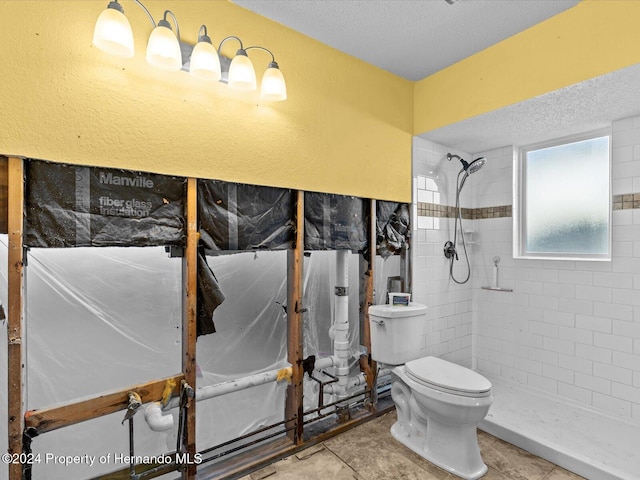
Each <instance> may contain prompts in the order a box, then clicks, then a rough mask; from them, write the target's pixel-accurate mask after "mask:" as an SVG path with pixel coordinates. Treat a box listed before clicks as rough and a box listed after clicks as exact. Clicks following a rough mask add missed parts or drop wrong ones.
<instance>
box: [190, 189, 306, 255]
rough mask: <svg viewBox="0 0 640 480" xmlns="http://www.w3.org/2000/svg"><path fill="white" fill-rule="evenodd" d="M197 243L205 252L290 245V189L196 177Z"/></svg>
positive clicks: (292, 208)
mask: <svg viewBox="0 0 640 480" xmlns="http://www.w3.org/2000/svg"><path fill="white" fill-rule="evenodd" d="M198 221H199V224H200V225H199V227H200V228H199V230H200V243H201V246H202V247H204V248H205V250H206V252H207V253H209V254H211V253H214V252H216V251H221V250H230V251H246V250H286V249H289V248H292V247H293V240H294V232H295V228H294V225H295V224H294V222H295V193H294V192H293V191H292V190H287V189H282V188H274V187H261V186H256V185H245V184H240V183H229V182H222V181H218V180H198Z"/></svg>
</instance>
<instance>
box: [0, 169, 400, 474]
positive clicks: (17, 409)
mask: <svg viewBox="0 0 640 480" xmlns="http://www.w3.org/2000/svg"><path fill="white" fill-rule="evenodd" d="M0 169H3V170H4V171H6V173H3V174H0V217H1V216H2V214H3V205H4V207H5V208H4V211H6V212H8V215H7V231H8V234H9V259H8V263H9V265H8V266H9V269H8V271H9V276H8V293H9V304H8V322H7V324H8V333H9V335H8V353H9V359H8V402H9V411H8V413H9V415H8V437H9V453H14V454H20V453H22V452H24V451H25V450H24V449H25V447H26V448H28V446H25V445H23V441H24V440H23V434H24V433H25V432H27V433H28V437H34V436H37V435H39V434H44V433H47V432H51V431H53V430H56V429H59V428H64V427H67V426H70V425H73V424H77V423H79V422H83V421H87V420H91V419H94V418H98V417H101V416H104V415H108V414H111V413H114V412H117V411H121V410H126V409H127V407H128V406H129V394H130V393H132V392H134V393H137V394H138V395H139V396H140V399H141V401H142V403H148V402H152V401H159V400H160V399H161V398H162V396H163V393H165V388H166V386H167V385H168V384H172V385H174V387H173V388H172V391H171V395H172V396H179V397H180V399H181V406H182V407H184V410H183V412H184V418H183V420H184V430H183V435H182V438H181V439H182V452H181V453H187V454H188V458H195V455H196V453H197V446H196V438H195V434H196V402H195V399H193V397H192V396H191V397H190V396H189V395H188V393H189V392H191V393H193V391H195V389H196V337H197V281H198V276H197V266H198V246H199V237H200V233H199V231H198V222H197V211H198V210H197V201H198V192H197V190H198V184H197V179H194V178H189V179H187V188H186V203H185V210H186V211H185V219H186V243H185V248H184V255H183V260H182V273H183V275H182V281H183V319H182V372H181V373H179V374H175V375H173V376H170V377H167V378H161V379H154V380H150V381H148V382H146V383H143V384H138V385H132V386H130V387H128V388H125V389H120V390H117V391H113V392H108V393H103V394H100V395H97V396H96V397H93V398H89V399H83V400H81V401H73V402H67V403H65V404H63V405H56V406H52V407H45V408H42V409H39V410H34V411H29V412H25V411H24V405H25V401H24V390H25V382H24V372H25V351H24V348H23V344H24V338H23V337H24V333H23V332H24V322H25V319H24V301H25V299H24V295H25V292H24V275H25V271H24V265H25V264H24V262H25V248H24V247H23V245H24V243H25V242H24V232H23V228H24V226H23V220H24V198H25V189H24V171H25V167H24V161H23V159H21V158H8V159H2V158H1V157H0ZM7 185H8V189H6V188H5V187H3V186H7ZM3 188H5V189H4V190H3ZM3 191H6V192H7V194H6V201H3V198H4V197H3V195H4V194H3ZM295 197H296V206H295V238H294V242H293V247H292V248H288V250H287V252H288V253H287V347H288V353H287V359H288V362H289V363H290V364H291V366H292V368H291V371H292V372H291V380H290V385H289V387H288V389H287V395H286V402H285V406H284V409H285V412H284V414H285V417H284V418H285V421H284V422H283V423H284V431H285V432H286V436H285V437H281V438H276V439H274V440H271V441H270V442H269V443H267V444H263V445H261V446H259V447H256V448H253V449H251V450H250V451H247V452H246V453H241V454H238V455H235V456H233V457H230V458H229V459H228V460H224V461H222V462H219V463H216V464H206V465H202V466H201V467H200V468H198V467H197V465H195V464H187V465H185V466H184V467H179V469H180V471H181V475H182V479H184V480H193V479H196V478H197V479H209V478H217V479H218V478H219V479H224V478H237V476H239V475H240V474H243V473H247V472H250V471H252V470H255V469H257V468H260V467H261V466H263V465H265V464H266V463H269V462H271V461H274V460H276V459H278V458H282V457H284V456H286V455H289V454H291V453H294V452H295V451H298V450H301V449H302V448H306V447H307V446H310V445H313V444H315V443H318V442H320V441H323V440H325V439H326V438H329V437H330V436H333V435H335V434H337V433H340V432H343V431H345V430H347V429H349V428H352V427H353V426H356V425H358V424H360V423H363V422H365V421H367V420H369V419H372V418H375V417H376V416H378V415H380V414H381V413H384V412H386V411H388V410H389V409H391V408H392V403H390V401H387V402H386V403H384V404H382V405H379V404H378V398H377V393H376V391H377V390H376V380H377V379H376V371H377V366H376V363H375V362H374V361H373V360H372V359H371V355H370V354H369V355H368V356H365V357H363V358H361V362H360V367H361V371H362V372H364V373H365V375H366V381H367V390H366V391H367V392H368V393H367V394H366V396H367V401H366V402H365V405H366V408H363V409H359V410H357V411H354V412H353V413H352V414H351V416H350V417H349V418H347V419H346V420H343V421H342V422H341V423H336V422H335V420H333V419H330V418H327V419H326V420H322V421H320V422H316V423H313V424H310V422H309V421H305V418H304V417H305V412H304V404H303V377H304V368H303V360H304V359H303V337H302V332H303V318H304V313H305V311H306V308H304V306H303V303H302V299H303V288H302V278H303V261H304V225H305V218H304V217H305V208H304V205H305V194H304V192H302V191H298V192H295ZM369 212H370V219H369V220H370V224H369V237H368V239H366V241H367V243H368V244H369V245H370V247H369V248H368V249H367V255H366V258H364V259H363V262H364V263H365V264H366V265H365V267H364V271H365V272H366V273H365V279H366V280H365V283H364V297H363V301H362V302H361V303H362V305H361V308H362V310H361V318H362V320H363V323H362V327H361V343H362V345H364V346H365V347H366V349H367V351H368V352H370V350H371V339H370V329H369V321H368V307H369V305H372V304H373V303H374V298H373V297H374V266H375V258H376V248H375V245H376V201H375V200H371V201H370V208H369ZM0 227H2V219H1V218H0ZM405 258H406V257H405ZM145 468H148V467H145ZM145 468H140V469H138V468H136V469H135V472H134V473H135V474H140V473H141V472H142V471H143V470H144V469H145ZM174 469H175V467H174V466H169V467H167V468H164V469H162V470H158V472H157V474H158V475H159V474H163V473H167V472H169V471H171V470H174ZM129 474H130V471H129V469H123V470H119V471H116V472H112V473H110V474H106V475H102V476H101V477H98V478H103V479H116V478H129ZM24 478H25V472H24V471H23V465H21V464H20V463H14V464H11V465H10V466H9V480H23V479H24ZM149 478H153V477H152V476H151V477H149Z"/></svg>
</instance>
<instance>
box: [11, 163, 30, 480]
mask: <svg viewBox="0 0 640 480" xmlns="http://www.w3.org/2000/svg"><path fill="white" fill-rule="evenodd" d="M7 178H8V183H9V191H8V193H9V194H8V233H9V257H8V262H9V268H8V279H7V280H8V283H9V292H8V293H9V305H7V307H8V308H7V310H8V311H7V329H8V335H7V343H8V345H7V347H8V348H7V352H8V358H7V360H8V365H7V368H8V372H7V373H8V375H7V379H8V386H7V388H8V391H7V400H8V402H9V408H8V415H9V418H8V427H7V431H8V433H9V453H10V454H12V455H14V457H13V458H15V455H19V454H21V453H22V431H23V426H22V418H23V416H24V409H25V406H24V405H25V395H24V393H25V364H26V362H25V348H24V340H25V339H24V249H23V248H22V245H23V242H22V237H23V230H22V229H23V225H22V219H23V214H24V212H23V206H22V205H23V202H22V199H23V198H24V181H23V163H22V159H21V158H16V157H10V158H9V160H8V175H7ZM21 478H22V464H21V463H19V462H10V463H9V480H20V479H21Z"/></svg>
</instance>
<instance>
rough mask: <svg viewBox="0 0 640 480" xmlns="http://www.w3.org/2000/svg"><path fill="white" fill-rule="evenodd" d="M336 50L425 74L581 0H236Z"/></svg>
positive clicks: (412, 74)
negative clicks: (448, 1) (449, 0)
mask: <svg viewBox="0 0 640 480" xmlns="http://www.w3.org/2000/svg"><path fill="white" fill-rule="evenodd" d="M233 1H234V3H235V4H236V5H239V6H241V7H243V8H246V9H248V10H251V11H253V12H255V13H258V14H260V15H262V16H264V17H267V18H270V19H271V20H274V21H276V22H278V23H280V24H282V25H285V26H287V27H289V28H292V29H293V30H296V31H298V32H301V33H303V34H305V35H307V36H309V37H312V38H315V39H316V40H319V41H320V42H322V43H324V44H326V45H330V46H332V47H334V48H336V49H337V50H340V51H342V52H345V53H348V54H350V55H353V56H354V57H357V58H360V59H362V60H364V61H365V62H367V63H370V64H372V65H376V66H378V67H380V68H382V69H384V70H388V71H390V72H392V73H395V74H396V75H399V76H401V77H404V78H406V79H408V80H420V79H422V78H424V77H426V76H428V75H430V74H432V73H434V72H437V71H438V70H442V69H443V68H445V67H447V66H449V65H452V64H453V63H456V62H458V61H460V60H462V59H464V58H466V57H468V56H471V55H473V54H474V53H477V52H479V51H480V50H483V49H485V48H487V47H489V46H491V45H494V44H495V43H498V42H500V41H501V40H504V39H506V38H508V37H510V36H512V35H514V34H516V33H518V32H520V31H522V30H525V29H527V28H529V27H531V26H533V25H535V24H537V23H540V22H541V21H543V20H545V19H547V18H549V17H552V16H554V15H556V14H558V13H560V12H562V11H563V10H566V9H568V8H571V7H573V6H574V5H576V4H577V3H578V0H460V1H458V2H457V3H455V4H453V5H450V4H449V3H447V2H446V1H445V0H233Z"/></svg>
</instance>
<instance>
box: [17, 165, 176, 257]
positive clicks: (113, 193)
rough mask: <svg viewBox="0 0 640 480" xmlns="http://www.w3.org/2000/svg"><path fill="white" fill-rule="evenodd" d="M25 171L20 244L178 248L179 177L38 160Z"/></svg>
mask: <svg viewBox="0 0 640 480" xmlns="http://www.w3.org/2000/svg"><path fill="white" fill-rule="evenodd" d="M25 173H26V184H25V215H26V219H25V233H24V242H25V245H26V246H29V247H44V248H47V247H49V248H60V247H107V246H123V247H149V246H160V245H178V246H180V245H183V244H184V240H185V236H186V235H185V219H184V198H185V189H186V180H185V179H184V178H180V177H171V176H167V175H158V174H153V173H144V172H134V171H128V170H117V169H110V168H98V167H83V166H75V165H65V164H59V163H49V162H44V161H40V160H28V161H26V162H25Z"/></svg>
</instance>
